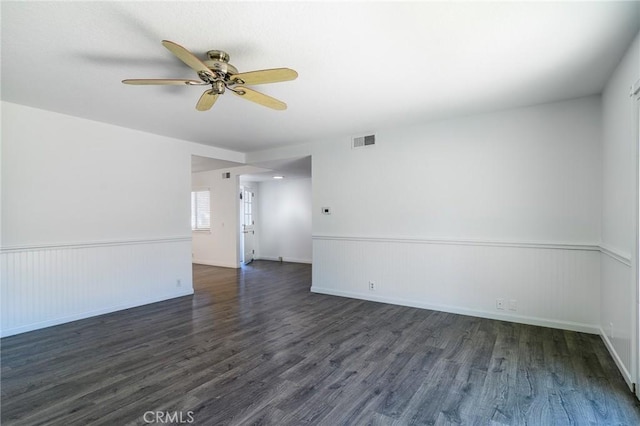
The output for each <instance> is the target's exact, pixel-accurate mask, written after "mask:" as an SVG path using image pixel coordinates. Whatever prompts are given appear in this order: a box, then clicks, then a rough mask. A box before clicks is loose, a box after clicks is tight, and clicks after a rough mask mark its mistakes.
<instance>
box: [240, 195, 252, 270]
mask: <svg viewBox="0 0 640 426" xmlns="http://www.w3.org/2000/svg"><path fill="white" fill-rule="evenodd" d="M253 197H254V194H253V190H252V189H251V187H249V186H244V187H242V241H243V247H244V250H243V255H242V262H243V263H244V264H245V265H246V264H247V263H250V262H252V261H253V255H254V253H255V249H254V246H253V238H254V235H255V229H254V225H255V222H254V219H253Z"/></svg>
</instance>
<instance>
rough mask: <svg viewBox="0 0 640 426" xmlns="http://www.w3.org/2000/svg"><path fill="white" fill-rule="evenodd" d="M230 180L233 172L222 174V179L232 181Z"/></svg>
mask: <svg viewBox="0 0 640 426" xmlns="http://www.w3.org/2000/svg"><path fill="white" fill-rule="evenodd" d="M230 178H231V172H223V173H222V179H230Z"/></svg>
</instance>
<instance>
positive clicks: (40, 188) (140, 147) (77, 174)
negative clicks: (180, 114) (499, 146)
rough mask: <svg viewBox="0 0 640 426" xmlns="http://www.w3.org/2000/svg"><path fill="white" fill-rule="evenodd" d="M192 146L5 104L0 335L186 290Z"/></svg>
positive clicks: (233, 156)
mask: <svg viewBox="0 0 640 426" xmlns="http://www.w3.org/2000/svg"><path fill="white" fill-rule="evenodd" d="M192 153H195V154H199V155H203V154H205V155H211V156H214V155H215V156H221V155H222V156H223V157H225V156H226V158H225V159H227V160H230V161H238V160H243V159H244V158H243V155H241V154H240V153H233V152H231V151H224V150H219V149H215V148H213V149H209V148H208V147H204V146H201V145H196V144H192V143H188V142H185V141H180V140H176V139H171V138H166V137H161V136H157V135H151V134H148V133H143V132H138V131H134V130H130V129H125V128H121V127H117V126H113V125H108V124H104V123H98V122H93V121H89V120H84V119H80V118H76V117H71V116H66V115H62V114H57V113H52V112H48V111H43V110H38V109H34V108H29V107H25V106H21V105H16V104H11V103H7V102H3V103H2V241H1V259H0V260H1V262H2V274H1V279H2V285H1V292H2V293H1V295H2V301H1V305H0V307H1V308H2V309H1V311H2V314H1V317H0V318H1V331H0V332H1V334H2V335H3V336H6V335H10V334H15V333H19V332H23V331H28V330H33V329H36V328H41V327H45V326H49V325H53V324H59V323H62V322H66V321H71V320H74V319H79V318H84V317H87V316H91V315H96V314H100V313H104V312H109V311H113V310H117V309H122V308H127V307H131V306H137V305H141V304H145V303H150V302H155V301H158V300H163V299H167V298H171V297H177V296H181V295H186V294H191V293H192V292H193V288H192V279H191V262H190V258H191V255H190V252H191V248H190V245H191V244H190V237H191V236H190V227H189V226H190V225H189V222H190V221H189V214H190V202H189V192H190V187H191V154H192ZM177 280H180V284H179V285H178V281H177Z"/></svg>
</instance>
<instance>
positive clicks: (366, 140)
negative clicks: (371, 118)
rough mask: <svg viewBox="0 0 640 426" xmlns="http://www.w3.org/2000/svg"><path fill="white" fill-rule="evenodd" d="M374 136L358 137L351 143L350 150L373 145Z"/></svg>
mask: <svg viewBox="0 0 640 426" xmlns="http://www.w3.org/2000/svg"><path fill="white" fill-rule="evenodd" d="M375 144H376V135H368V136H359V137H357V138H353V140H352V141H351V148H362V147H363V146H369V145H375Z"/></svg>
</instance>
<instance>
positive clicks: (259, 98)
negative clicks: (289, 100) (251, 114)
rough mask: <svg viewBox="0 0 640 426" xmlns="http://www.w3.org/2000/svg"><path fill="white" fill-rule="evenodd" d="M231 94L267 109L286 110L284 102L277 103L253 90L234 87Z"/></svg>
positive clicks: (274, 99)
mask: <svg viewBox="0 0 640 426" xmlns="http://www.w3.org/2000/svg"><path fill="white" fill-rule="evenodd" d="M233 93H235V94H236V95H238V96H240V97H241V98H244V99H246V100H248V101H251V102H255V103H257V104H260V105H264V106H266V107H269V108H273V109H277V110H284V109H287V104H285V103H284V102H282V101H279V100H277V99H276V98H272V97H271V96H267V95H265V94H264V93H260V92H256V91H255V90H253V89H249V88H248V87H244V86H238V87H235V88H234V90H233Z"/></svg>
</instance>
